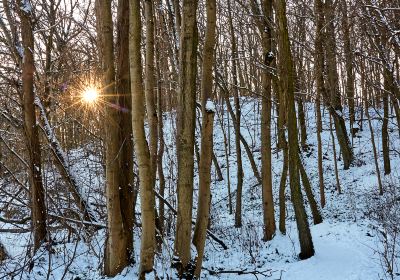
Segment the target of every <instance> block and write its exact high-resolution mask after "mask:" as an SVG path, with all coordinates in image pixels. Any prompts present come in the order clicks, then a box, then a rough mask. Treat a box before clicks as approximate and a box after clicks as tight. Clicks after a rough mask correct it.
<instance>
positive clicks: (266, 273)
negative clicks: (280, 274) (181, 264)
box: [202, 267, 273, 279]
mask: <svg viewBox="0 0 400 280" xmlns="http://www.w3.org/2000/svg"><path fill="white" fill-rule="evenodd" d="M202 269H203V270H206V271H208V273H210V275H220V274H237V275H245V274H252V275H254V276H255V277H256V278H257V279H258V277H257V276H263V277H272V272H273V270H271V269H267V270H265V271H258V270H247V269H243V270H222V269H221V270H213V269H208V268H206V267H203V268H202Z"/></svg>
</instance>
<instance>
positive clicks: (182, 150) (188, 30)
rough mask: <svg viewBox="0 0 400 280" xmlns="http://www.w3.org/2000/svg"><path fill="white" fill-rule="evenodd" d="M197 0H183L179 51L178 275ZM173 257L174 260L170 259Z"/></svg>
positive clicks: (187, 188)
mask: <svg viewBox="0 0 400 280" xmlns="http://www.w3.org/2000/svg"><path fill="white" fill-rule="evenodd" d="M197 4H198V2H197V0H184V2H183V14H182V23H181V40H180V50H179V51H180V52H179V63H180V66H179V68H180V69H179V71H180V72H179V73H180V74H179V78H180V80H179V96H178V100H179V102H178V117H177V118H178V120H177V128H178V137H177V140H178V143H177V157H178V184H177V192H178V216H177V222H176V234H175V255H176V257H177V262H176V263H175V265H176V266H177V268H178V272H179V274H180V275H182V273H184V272H185V271H186V269H187V266H188V264H189V261H190V259H191V257H190V243H191V228H192V226H191V222H192V204H193V177H194V174H193V173H194V132H195V113H196V112H195V109H196V108H195V102H196V75H197V43H198V37H197V36H198V34H197V23H196V10H197ZM174 261H175V260H174Z"/></svg>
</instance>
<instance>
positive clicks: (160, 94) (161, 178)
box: [156, 34, 168, 234]
mask: <svg viewBox="0 0 400 280" xmlns="http://www.w3.org/2000/svg"><path fill="white" fill-rule="evenodd" d="M157 35H158V34H157ZM160 48H161V47H160V46H159V45H158V49H160ZM165 60H166V59H165V58H161V57H160V55H159V52H156V63H157V68H156V69H157V80H158V85H157V116H158V123H157V129H158V141H159V142H158V152H157V172H158V180H159V181H158V185H159V193H160V195H161V196H162V197H164V195H165V176H164V170H163V156H164V147H165V143H164V131H163V129H164V123H163V115H162V113H163V87H165V86H166V85H164V83H163V82H164V81H166V80H167V79H166V78H165V77H166V75H168V74H167V73H168V70H167V67H168V65H167V64H168V63H167V62H166V61H165ZM163 63H165V64H163ZM161 70H162V71H163V72H162V71H161ZM158 213H159V219H160V221H159V222H160V233H161V234H163V231H164V219H165V217H164V215H165V214H164V201H162V200H161V199H160V200H159V201H158Z"/></svg>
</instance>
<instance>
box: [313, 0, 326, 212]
mask: <svg viewBox="0 0 400 280" xmlns="http://www.w3.org/2000/svg"><path fill="white" fill-rule="evenodd" d="M314 7H315V17H316V30H315V44H314V45H315V51H314V60H315V69H314V75H315V81H316V88H317V91H316V95H317V96H316V100H315V107H316V108H315V110H316V115H317V116H316V117H317V142H318V175H319V190H320V197H321V198H320V199H321V207H322V208H324V207H325V184H324V170H323V164H322V159H323V158H322V141H321V133H322V118H321V105H320V104H321V96H325V94H326V93H325V83H324V63H325V62H324V46H323V36H322V32H323V31H322V29H323V28H324V14H323V4H322V1H321V0H315V1H314Z"/></svg>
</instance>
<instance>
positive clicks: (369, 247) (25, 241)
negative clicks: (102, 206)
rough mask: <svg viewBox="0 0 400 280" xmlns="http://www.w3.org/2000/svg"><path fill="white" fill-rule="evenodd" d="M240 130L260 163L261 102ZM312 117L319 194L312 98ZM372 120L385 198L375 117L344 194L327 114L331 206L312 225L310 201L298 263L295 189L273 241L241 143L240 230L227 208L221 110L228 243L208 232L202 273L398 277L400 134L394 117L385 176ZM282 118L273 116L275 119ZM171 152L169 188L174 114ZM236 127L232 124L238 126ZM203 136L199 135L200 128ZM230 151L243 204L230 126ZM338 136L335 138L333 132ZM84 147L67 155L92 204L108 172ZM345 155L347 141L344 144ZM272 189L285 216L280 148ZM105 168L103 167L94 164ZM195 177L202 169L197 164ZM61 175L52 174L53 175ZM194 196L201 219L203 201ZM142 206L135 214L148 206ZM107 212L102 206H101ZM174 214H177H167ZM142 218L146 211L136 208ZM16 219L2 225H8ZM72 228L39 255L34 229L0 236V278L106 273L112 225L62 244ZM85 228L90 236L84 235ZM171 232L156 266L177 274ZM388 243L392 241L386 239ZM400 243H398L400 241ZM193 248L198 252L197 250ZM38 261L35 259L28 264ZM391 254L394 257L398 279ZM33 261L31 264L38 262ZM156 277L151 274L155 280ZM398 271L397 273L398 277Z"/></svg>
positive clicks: (218, 146)
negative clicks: (32, 251)
mask: <svg viewBox="0 0 400 280" xmlns="http://www.w3.org/2000/svg"><path fill="white" fill-rule="evenodd" d="M241 101H242V106H243V107H242V116H243V117H242V134H243V135H244V137H245V139H246V140H247V142H248V143H249V145H250V147H251V149H252V151H253V154H254V158H255V160H256V163H257V164H258V167H259V168H260V164H261V162H260V161H261V160H260V159H261V156H260V140H259V139H260V116H259V108H260V107H259V106H260V104H259V101H255V100H254V99H245V98H243V99H242V100H241ZM305 107H306V118H307V133H308V139H307V143H308V145H309V147H308V151H307V152H303V163H304V164H305V167H306V171H307V173H308V176H309V178H310V181H311V183H312V187H313V191H314V195H315V197H316V199H317V201H319V186H318V168H317V139H316V124H315V117H314V109H313V105H312V104H308V103H306V104H305ZM370 114H371V116H372V118H373V122H372V125H373V129H374V133H375V141H376V144H377V148H378V150H379V154H378V157H379V167H380V168H381V174H382V181H383V185H384V191H385V193H384V195H383V196H379V195H378V184H377V176H376V171H375V165H374V157H373V152H372V145H371V135H370V130H369V128H368V122H367V121H366V120H365V121H364V124H363V128H364V129H363V131H359V132H358V134H357V137H356V138H354V139H353V146H354V156H355V161H354V165H353V166H352V167H351V168H350V169H349V170H343V162H342V161H338V169H339V179H340V184H341V188H342V192H343V193H342V194H340V195H339V194H338V192H337V190H336V179H335V172H334V158H333V150H332V138H331V134H330V131H329V115H328V112H327V111H325V112H323V133H322V141H323V149H324V152H323V156H324V162H323V165H324V180H325V188H326V190H325V191H326V206H325V208H324V209H323V210H322V214H323V219H324V221H323V223H322V224H319V225H313V224H312V219H311V213H310V211H309V207H308V202H307V199H305V201H306V209H307V211H308V213H309V218H310V219H309V222H310V226H311V233H312V237H313V241H314V247H315V252H316V253H315V256H314V257H312V258H310V259H307V260H303V261H300V260H299V259H298V253H299V242H298V237H297V228H296V223H295V220H294V215H293V209H292V205H291V202H290V194H289V186H288V185H287V188H286V205H287V222H286V225H287V234H286V235H282V234H280V233H279V231H277V234H276V236H275V237H274V239H273V240H272V241H269V242H263V241H262V240H261V239H262V206H261V187H260V186H259V185H258V184H257V180H256V178H255V176H254V174H253V171H252V169H251V167H250V163H249V160H248V158H247V155H246V153H245V151H244V149H243V147H242V157H243V167H244V174H245V177H244V184H243V226H242V227H241V228H235V227H234V214H229V210H228V209H229V208H228V190H227V185H228V180H227V179H228V176H227V166H228V164H227V163H226V160H225V151H224V141H223V139H224V137H223V133H222V129H221V125H220V122H219V121H218V116H217V115H216V123H215V136H214V139H215V140H214V141H215V143H214V152H215V154H216V156H217V158H218V162H219V164H220V165H221V168H222V171H223V177H224V180H223V181H217V180H215V179H216V176H215V170H214V167H213V171H212V172H213V173H212V178H213V181H212V207H211V208H212V209H211V216H212V221H211V231H212V232H213V233H214V234H215V235H216V236H218V237H219V238H220V239H221V240H223V241H224V242H225V244H226V245H227V246H228V249H227V250H223V249H222V248H221V247H220V246H219V245H218V244H217V243H215V242H214V241H213V240H211V239H207V244H206V253H205V260H204V262H203V267H204V269H203V273H202V278H203V279H240V280H245V279H283V280H292V279H295V280H303V279H304V280H305V279H307V280H309V279H321V280H322V279H323V280H377V279H397V278H398V279H400V274H399V273H400V267H399V266H400V254H399V248H398V247H399V246H400V245H399V244H396V242H399V240H400V238H399V237H396V238H397V239H396V238H393V236H394V235H392V233H393V232H392V231H391V228H393V227H395V228H397V229H398V227H399V217H400V189H399V186H400V154H399V152H398V148H399V147H400V139H399V131H398V128H397V126H396V125H395V124H394V121H395V119H391V120H390V121H389V128H390V147H391V154H390V155H391V165H392V172H391V174H390V175H386V176H385V175H383V157H382V153H381V146H382V144H381V124H382V123H381V121H380V120H379V116H380V114H379V111H378V112H377V111H373V110H371V111H370ZM223 117H224V123H225V125H227V119H226V117H227V113H226V112H225V113H224V116H223ZM274 121H275V119H274ZM164 122H165V127H164V132H165V142H166V153H165V155H164V166H165V175H166V176H167V178H166V180H167V182H166V187H167V188H169V187H171V188H172V186H174V185H175V184H174V180H175V179H176V178H175V176H176V165H175V164H174V162H176V160H175V150H174V146H175V144H174V143H176V142H175V139H174V135H175V134H174V133H173V131H174V129H173V127H174V125H173V124H174V120H173V118H171V117H170V115H168V116H165V118H164ZM230 125H232V122H231V123H230ZM197 133H198V132H197ZM230 133H231V135H230V141H231V154H230V156H229V171H230V175H229V179H230V184H231V189H232V193H233V194H232V203H233V208H234V207H235V201H236V196H235V189H236V180H237V178H236V154H235V149H234V134H233V133H234V130H233V127H231V128H230ZM275 139H276V138H275V132H274V131H273V146H274V147H275ZM335 140H336V135H335ZM84 150H85V149H83V148H82V149H78V150H75V151H73V152H70V153H69V156H70V160H71V162H73V163H74V166H73V169H74V170H75V172H76V173H77V175H78V176H79V177H80V179H79V180H80V182H81V184H82V186H86V191H87V193H88V196H89V197H90V199H92V200H93V201H94V200H96V201H99V200H100V201H101V200H102V201H103V202H104V198H103V197H102V196H101V192H102V189H103V182H104V179H102V178H103V173H102V170H103V169H102V168H100V167H99V164H98V162H99V161H98V157H96V155H90V153H89V152H87V151H84ZM336 150H337V153H338V154H339V146H338V144H337V142H336ZM272 162H273V172H272V173H273V187H274V200H275V205H276V207H275V210H276V211H275V213H276V220H277V221H278V218H279V217H278V213H279V206H278V188H279V181H280V177H281V169H282V153H281V152H279V153H278V152H276V150H274V151H273V159H272ZM94 170H97V171H94ZM195 174H197V169H196V171H195ZM52 176H54V175H52ZM197 179H198V177H197V175H196V178H195V182H196V190H195V193H194V210H193V214H194V217H195V215H196V201H197ZM174 195H175V194H174V193H173V192H172V190H171V191H170V192H169V191H166V195H165V196H166V198H167V200H168V201H170V202H171V203H172V204H173V205H174V204H175V197H174ZM139 206H140V205H139V203H138V205H137V208H136V209H137V211H139V210H138V209H140V207H139ZM103 215H104V213H103ZM166 216H167V217H173V215H172V214H171V213H170V212H169V211H166ZM137 217H140V216H139V215H137ZM7 227H9V225H7V224H4V223H1V222H0V228H7ZM66 234H67V233H66V231H65V230H60V229H53V230H52V238H53V240H54V241H55V242H54V244H53V245H52V248H51V250H50V251H51V252H52V253H51V254H49V253H48V252H49V251H48V250H45V249H42V250H40V251H39V252H38V253H37V254H36V255H35V256H33V257H30V256H29V254H27V248H28V245H29V244H30V241H31V240H30V239H31V236H30V234H29V233H20V234H11V233H0V241H1V242H2V243H3V244H4V245H5V247H6V249H7V251H8V253H9V254H10V256H11V258H10V259H8V260H7V261H6V262H5V263H3V264H2V265H0V279H2V276H4V277H3V278H5V279H10V278H11V275H12V274H13V275H18V276H17V277H16V279H46V278H47V277H48V279H62V278H63V277H64V279H76V280H78V279H105V278H104V277H102V276H101V262H102V256H103V250H104V240H105V231H104V230H99V231H97V232H96V233H95V234H94V235H93V236H91V238H90V239H89V240H83V239H80V240H76V239H75V240H74V239H73V238H71V240H70V242H68V243H65V242H59V243H57V240H60V241H61V240H64V238H65V236H66ZM82 235H83V233H82ZM173 239H174V238H173V229H172V232H171V233H167V234H166V236H165V238H164V244H163V250H162V253H160V254H158V255H157V257H156V261H155V267H156V273H157V275H158V276H159V277H160V278H161V279H176V274H175V272H174V271H173V270H172V269H171V267H170V260H171V257H172V251H173V250H172V249H173ZM385 240H386V242H385ZM399 243H400V242H399ZM134 246H135V258H136V260H138V259H139V248H140V228H135V245H134ZM193 252H195V250H193ZM32 260H34V266H33V268H32V266H31V267H30V265H29V264H30V263H32ZM386 260H388V261H389V263H391V262H392V266H393V269H392V271H393V272H392V276H393V277H392V278H391V275H390V271H388V266H387V263H388V262H386ZM31 268H32V269H31ZM137 272H138V261H136V264H134V265H132V266H131V267H129V268H127V269H125V270H124V271H123V272H122V273H121V274H119V275H117V276H116V277H114V278H113V279H115V280H121V279H137ZM152 277H154V276H150V277H149V279H151V278H152ZM396 277H397V278H396Z"/></svg>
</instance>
